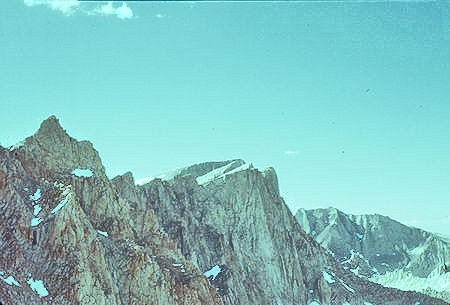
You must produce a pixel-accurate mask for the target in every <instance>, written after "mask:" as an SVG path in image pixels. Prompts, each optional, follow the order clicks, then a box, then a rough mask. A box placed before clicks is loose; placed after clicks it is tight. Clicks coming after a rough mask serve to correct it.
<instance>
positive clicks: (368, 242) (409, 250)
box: [296, 208, 450, 302]
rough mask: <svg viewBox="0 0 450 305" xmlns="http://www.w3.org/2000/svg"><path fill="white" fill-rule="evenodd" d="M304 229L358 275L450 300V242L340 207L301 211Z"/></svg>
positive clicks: (382, 218)
mask: <svg viewBox="0 0 450 305" xmlns="http://www.w3.org/2000/svg"><path fill="white" fill-rule="evenodd" d="M296 218H297V221H298V222H299V224H300V225H301V227H302V228H303V229H304V230H305V231H306V232H307V233H310V234H311V235H312V236H314V238H315V239H316V240H317V241H318V242H320V243H321V244H322V245H323V246H324V247H326V248H327V249H329V250H330V251H331V252H332V253H333V254H334V256H335V258H336V259H337V260H338V261H339V262H340V263H341V264H342V265H343V266H344V267H345V268H348V269H350V270H352V271H353V272H354V273H356V274H358V275H360V276H363V277H366V278H371V280H373V281H375V282H378V283H381V284H383V285H387V286H391V287H396V288H400V289H404V290H417V291H421V292H426V293H428V294H430V295H433V296H438V297H441V298H443V299H445V300H447V301H448V302H450V297H449V296H450V286H449V285H448V283H450V272H446V271H445V270H444V269H445V267H444V266H449V265H450V243H449V242H448V240H447V239H445V238H444V237H442V236H440V235H437V234H432V233H429V232H426V231H423V230H421V229H418V228H412V227H408V226H406V225H403V224H401V223H399V222H397V221H395V220H393V219H391V218H389V217H386V216H381V215H348V214H345V213H343V212H342V211H339V210H337V209H335V208H328V209H315V210H304V209H300V210H298V211H297V213H296Z"/></svg>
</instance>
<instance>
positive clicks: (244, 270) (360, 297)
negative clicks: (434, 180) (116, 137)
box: [139, 161, 444, 305]
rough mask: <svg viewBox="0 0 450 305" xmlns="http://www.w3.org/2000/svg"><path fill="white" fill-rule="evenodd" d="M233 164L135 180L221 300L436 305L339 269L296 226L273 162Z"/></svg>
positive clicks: (422, 298) (231, 162)
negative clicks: (200, 173)
mask: <svg viewBox="0 0 450 305" xmlns="http://www.w3.org/2000/svg"><path fill="white" fill-rule="evenodd" d="M236 165H238V164H235V161H234V162H233V161H229V163H228V164H226V165H224V166H223V167H221V168H217V169H215V170H213V171H211V172H209V173H206V174H205V175H203V176H197V177H196V176H194V175H189V174H187V175H184V176H182V175H178V176H175V177H174V178H173V179H169V180H166V181H163V180H161V179H154V180H152V181H151V182H149V183H147V184H145V185H143V186H141V187H139V189H140V190H142V191H143V192H144V194H145V197H146V201H148V202H149V205H150V206H151V207H152V208H153V210H154V211H155V213H156V215H157V216H158V219H160V221H161V225H162V226H163V227H164V229H165V230H166V232H167V233H168V234H169V236H170V237H171V239H172V240H174V241H175V242H176V243H177V245H178V247H179V248H180V250H181V251H182V253H183V255H184V256H185V257H186V258H187V259H188V260H190V261H192V262H193V263H194V264H195V265H196V266H198V267H199V269H200V270H202V272H204V273H205V274H206V275H211V276H210V281H211V283H212V284H213V285H214V286H215V287H216V288H217V289H218V291H219V293H220V294H221V295H222V297H223V299H224V300H225V302H226V303H227V304H310V303H311V304H313V302H319V303H320V304H339V305H341V304H344V303H345V302H350V303H351V304H355V305H357V304H365V303H364V302H366V303H370V304H408V302H410V303H411V304H414V303H415V302H421V304H444V303H442V302H440V301H437V300H431V299H427V298H426V297H423V296H420V295H419V294H417V293H401V292H399V291H397V290H390V289H386V288H383V287H381V286H379V285H374V284H373V283H370V282H368V281H364V280H361V279H360V278H358V277H356V276H355V275H354V274H353V273H351V272H349V271H348V270H345V269H344V268H342V266H341V265H340V264H338V263H337V262H336V261H335V260H334V258H333V257H332V256H331V254H330V253H329V252H328V251H326V250H325V249H324V248H323V247H321V246H320V245H319V244H318V243H317V242H315V241H314V239H313V238H312V237H311V236H310V235H308V234H306V233H305V232H304V231H303V230H302V229H301V228H300V226H299V225H298V223H297V222H296V220H295V219H294V217H293V215H292V214H291V212H290V211H289V209H288V208H287V206H286V204H285V203H284V201H283V199H282V198H281V197H280V194H279V191H278V182H277V177H276V174H275V172H274V170H273V169H271V168H269V169H266V170H263V171H260V170H258V169H255V168H253V167H252V166H251V165H250V164H243V165H240V166H239V167H236ZM418 298H420V300H419V299H418Z"/></svg>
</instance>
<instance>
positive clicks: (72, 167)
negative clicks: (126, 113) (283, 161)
mask: <svg viewBox="0 0 450 305" xmlns="http://www.w3.org/2000/svg"><path fill="white" fill-rule="evenodd" d="M164 178H165V179H164V180H162V179H153V180H152V181H151V182H149V183H147V184H145V185H143V186H136V185H135V182H134V179H133V176H132V174H131V173H126V174H124V175H122V176H118V177H116V178H114V179H112V180H109V179H108V178H107V177H106V175H105V171H104V167H103V165H102V164H101V161H100V158H99V156H98V153H97V151H95V149H94V148H93V147H92V145H91V144H90V143H88V142H86V141H81V142H78V141H76V140H75V139H73V138H71V137H69V136H68V135H67V133H66V132H65V131H64V130H63V129H62V128H61V126H60V125H59V123H58V120H57V119H56V118H55V117H50V118H49V119H48V120H46V121H44V122H43V123H42V125H41V128H40V129H39V130H38V132H37V133H36V134H35V135H33V136H32V137H29V138H27V139H26V140H25V141H24V142H23V143H21V144H19V145H16V146H14V147H11V148H10V149H4V148H1V147H0V186H2V187H0V223H1V224H2V225H1V226H0V302H1V303H2V304H8V305H16V304H20V305H22V304H55V305H59V304H83V305H84V304H88V305H90V304H92V305H94V304H95V305H106V304H108V305H110V304H111V305H125V304H127V305H132V304H136V305H137V304H139V305H141V304H152V305H153V304H158V305H166V304H167V305H177V304H189V305H192V304H194V305H206V304H208V305H215V304H217V305H222V304H228V305H237V304H245V305H247V304H255V305H256V304H258V305H260V304H264V305H266V304H277V305H278V304H283V305H287V304H292V305H294V304H299V305H300V304H301V305H306V304H314V303H313V302H319V303H320V304H322V305H327V304H328V305H330V304H333V305H334V304H339V305H341V304H343V303H344V302H349V303H350V304H352V305H363V304H364V305H366V303H364V302H367V303H370V304H374V305H379V304H380V305H381V304H383V305H384V304H390V305H400V304H414V303H415V302H420V304H423V305H426V304H429V305H441V304H445V303H443V302H442V301H439V300H437V299H433V298H430V297H427V296H424V295H422V294H418V293H405V292H400V291H398V290H395V289H389V288H384V287H382V286H381V285H378V284H375V283H371V282H368V281H365V280H362V279H360V278H359V277H357V276H355V275H354V274H353V273H351V272H349V271H348V270H345V269H344V268H343V267H342V266H341V265H340V264H339V263H338V262H337V261H336V260H335V259H334V258H333V257H332V255H331V254H330V252H329V251H328V250H326V249H325V248H323V247H322V246H320V245H319V243H317V242H316V241H315V240H314V239H313V238H312V237H311V236H310V235H308V234H306V233H305V232H304V231H303V230H302V229H301V228H300V226H299V224H298V223H297V221H296V220H295V218H294V217H293V215H292V214H291V213H290V211H289V209H288V208H287V206H286V205H285V203H284V202H283V200H282V198H281V197H280V195H279V193H278V183H277V178H276V175H275V172H274V171H273V169H267V170H264V171H259V170H257V169H255V168H253V167H252V166H251V165H248V164H243V161H241V160H230V161H224V162H213V163H211V162H208V163H204V164H198V165H195V166H191V167H188V168H185V169H183V170H179V171H175V174H173V175H172V177H167V176H166V177H164Z"/></svg>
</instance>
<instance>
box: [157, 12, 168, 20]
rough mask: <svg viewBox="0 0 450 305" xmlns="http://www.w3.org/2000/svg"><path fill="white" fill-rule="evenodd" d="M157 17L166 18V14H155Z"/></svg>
mask: <svg viewBox="0 0 450 305" xmlns="http://www.w3.org/2000/svg"><path fill="white" fill-rule="evenodd" d="M155 17H156V18H159V19H161V18H164V17H166V16H165V15H163V14H160V13H158V14H156V15H155Z"/></svg>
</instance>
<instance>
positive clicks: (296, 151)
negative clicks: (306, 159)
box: [284, 150, 299, 156]
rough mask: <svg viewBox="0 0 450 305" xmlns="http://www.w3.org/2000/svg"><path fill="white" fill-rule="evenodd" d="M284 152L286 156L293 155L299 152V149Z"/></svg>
mask: <svg viewBox="0 0 450 305" xmlns="http://www.w3.org/2000/svg"><path fill="white" fill-rule="evenodd" d="M284 154H285V155H286V156H295V155H298V154H299V151H298V150H287V151H285V152H284Z"/></svg>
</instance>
